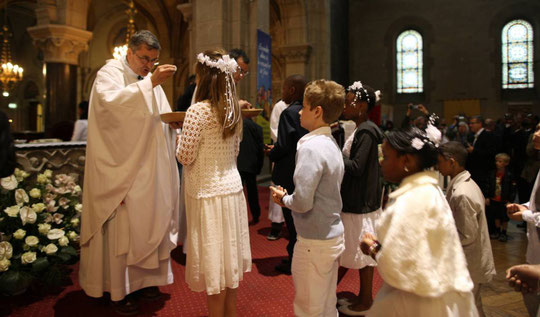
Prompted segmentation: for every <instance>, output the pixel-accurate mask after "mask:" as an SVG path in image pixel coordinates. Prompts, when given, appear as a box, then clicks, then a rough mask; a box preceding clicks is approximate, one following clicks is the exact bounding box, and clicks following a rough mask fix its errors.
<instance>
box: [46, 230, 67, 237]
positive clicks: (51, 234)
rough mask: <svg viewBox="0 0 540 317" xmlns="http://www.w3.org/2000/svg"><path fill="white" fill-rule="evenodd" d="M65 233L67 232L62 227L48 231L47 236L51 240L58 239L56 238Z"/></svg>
mask: <svg viewBox="0 0 540 317" xmlns="http://www.w3.org/2000/svg"><path fill="white" fill-rule="evenodd" d="M64 235H65V232H64V230H62V229H51V230H50V231H49V232H48V233H47V238H49V240H56V239H60V238H61V237H63V236H64Z"/></svg>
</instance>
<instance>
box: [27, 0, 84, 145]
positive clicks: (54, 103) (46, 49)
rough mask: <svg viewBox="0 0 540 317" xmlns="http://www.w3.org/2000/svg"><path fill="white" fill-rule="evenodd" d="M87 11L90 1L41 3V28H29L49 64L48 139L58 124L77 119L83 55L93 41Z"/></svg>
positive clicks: (45, 0) (38, 12) (41, 0)
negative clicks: (87, 23)
mask: <svg viewBox="0 0 540 317" xmlns="http://www.w3.org/2000/svg"><path fill="white" fill-rule="evenodd" d="M87 10H88V1H87V0H38V3H37V8H36V17H37V25H36V26H33V27H29V28H28V33H29V34H30V36H31V37H32V38H33V40H34V45H35V46H36V47H38V48H39V49H40V50H41V51H42V52H43V55H44V61H45V63H46V71H47V73H46V77H45V81H46V88H47V101H46V106H45V130H46V134H48V135H50V131H51V128H52V127H53V125H54V124H56V123H59V122H62V121H75V120H76V119H77V66H78V65H79V53H81V52H82V51H85V50H87V49H88V41H89V40H90V39H91V38H92V32H89V31H86V15H87Z"/></svg>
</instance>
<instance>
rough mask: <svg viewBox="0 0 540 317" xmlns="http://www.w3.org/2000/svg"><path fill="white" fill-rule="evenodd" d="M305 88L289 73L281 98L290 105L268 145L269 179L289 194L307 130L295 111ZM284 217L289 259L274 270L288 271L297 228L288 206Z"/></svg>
mask: <svg viewBox="0 0 540 317" xmlns="http://www.w3.org/2000/svg"><path fill="white" fill-rule="evenodd" d="M305 87H306V80H305V78H304V76H302V75H292V76H289V77H287V79H285V82H284V83H283V87H282V99H283V101H284V102H285V103H287V104H289V107H287V108H286V109H285V110H283V112H282V113H281V116H280V117H279V125H278V138H277V142H276V143H275V144H274V145H273V146H269V147H268V149H270V152H269V157H270V160H271V161H272V162H274V170H273V171H272V182H274V184H279V185H281V186H283V188H285V189H286V190H287V192H288V193H292V192H294V182H293V175H294V168H295V167H296V164H295V159H296V144H297V143H298V140H300V138H301V137H303V136H304V135H305V134H306V133H307V132H308V131H307V130H306V129H304V128H302V127H301V126H300V114H299V113H298V112H300V110H301V109H302V100H303V97H304V89H305ZM283 217H284V218H285V223H286V224H287V231H288V232H289V243H288V245H287V253H288V254H289V260H288V261H284V262H283V263H281V264H280V265H278V266H276V270H278V271H280V272H283V273H285V274H291V261H292V255H293V250H294V244H295V243H296V229H295V227H294V221H293V218H292V215H291V210H290V209H288V208H283Z"/></svg>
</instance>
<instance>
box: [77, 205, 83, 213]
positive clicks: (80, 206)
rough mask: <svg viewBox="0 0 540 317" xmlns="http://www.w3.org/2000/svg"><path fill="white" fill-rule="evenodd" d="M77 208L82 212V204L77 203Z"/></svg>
mask: <svg viewBox="0 0 540 317" xmlns="http://www.w3.org/2000/svg"><path fill="white" fill-rule="evenodd" d="M75 210H77V211H78V212H82V204H76V205H75Z"/></svg>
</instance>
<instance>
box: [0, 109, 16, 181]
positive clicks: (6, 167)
mask: <svg viewBox="0 0 540 317" xmlns="http://www.w3.org/2000/svg"><path fill="white" fill-rule="evenodd" d="M15 164H16V160H15V146H14V145H13V139H12V138H11V132H10V128H9V120H8V117H7V116H6V114H5V113H3V112H2V111H0V178H2V177H7V176H10V175H11V174H13V171H14V170H15Z"/></svg>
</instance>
